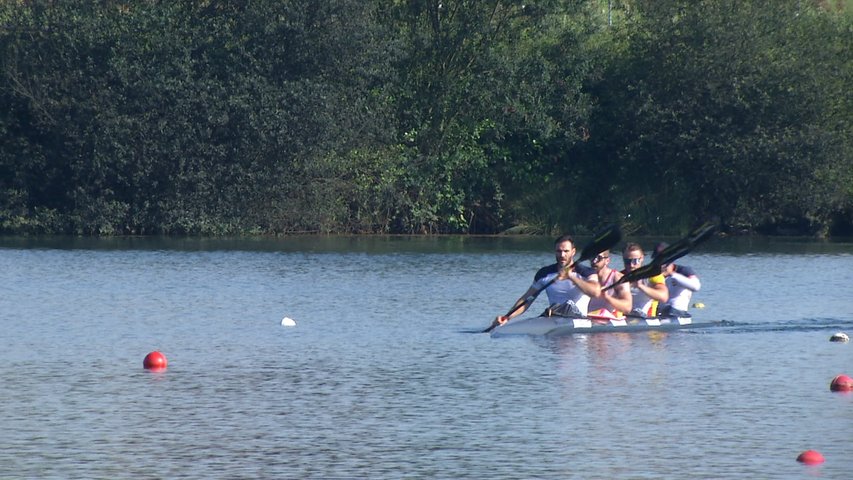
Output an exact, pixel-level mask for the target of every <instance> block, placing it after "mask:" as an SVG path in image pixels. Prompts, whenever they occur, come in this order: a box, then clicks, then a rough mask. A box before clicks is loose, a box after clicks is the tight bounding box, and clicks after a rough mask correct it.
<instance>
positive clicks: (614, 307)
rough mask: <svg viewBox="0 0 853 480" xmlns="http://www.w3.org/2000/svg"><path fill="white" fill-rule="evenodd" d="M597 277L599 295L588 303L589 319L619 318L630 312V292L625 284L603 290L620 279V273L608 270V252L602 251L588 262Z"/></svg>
mask: <svg viewBox="0 0 853 480" xmlns="http://www.w3.org/2000/svg"><path fill="white" fill-rule="evenodd" d="M589 265H590V266H591V267H592V268H594V269H595V273H596V274H597V275H598V283H599V284H600V285H601V293H600V294H599V295H598V296H597V297H592V298H591V299H590V301H589V312H588V313H587V315H588V316H590V317H598V318H619V317H622V316H623V315H624V314H625V313H628V312H630V311H631V290H630V288H629V287H628V284H627V283H621V284H618V285H616V286H615V287H612V288H610V289H608V290H605V289H606V288H607V287H609V286H611V285H613V284H614V283H616V282H618V281H619V279H621V278H622V272H619V271H616V270H614V269H612V268H610V251H604V252H601V253H599V254H598V255H596V256H595V257H594V258H593V259H592V260H590V261H589Z"/></svg>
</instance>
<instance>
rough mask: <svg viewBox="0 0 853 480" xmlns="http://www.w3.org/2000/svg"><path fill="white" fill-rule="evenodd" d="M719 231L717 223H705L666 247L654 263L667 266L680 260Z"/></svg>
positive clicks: (656, 256)
mask: <svg viewBox="0 0 853 480" xmlns="http://www.w3.org/2000/svg"><path fill="white" fill-rule="evenodd" d="M716 230H717V224H716V223H715V222H705V223H703V224H702V225H700V226H699V227H697V228H695V229H693V231H691V232H690V233H689V234H688V235H687V236H686V237H684V238H682V239H681V240H679V241H677V242H675V243H673V244H672V245H670V246H668V247H666V248H665V249H663V250H661V251H660V252H658V254H657V255H655V258H654V260H653V263H656V264H658V265H665V264H668V263H672V262H674V261H676V260H678V259H679V258H681V257H683V256H685V255H687V254H688V253H690V252H691V251H692V250H693V249H694V248H696V247H697V246H698V245H699V244H700V243H702V242H704V241H705V240H708V239H709V238H711V237H712V236H713V235H714V232H715V231H716Z"/></svg>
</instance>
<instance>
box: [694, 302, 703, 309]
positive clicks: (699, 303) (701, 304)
mask: <svg viewBox="0 0 853 480" xmlns="http://www.w3.org/2000/svg"><path fill="white" fill-rule="evenodd" d="M693 308H705V304H704V303H702V302H696V303H694V304H693Z"/></svg>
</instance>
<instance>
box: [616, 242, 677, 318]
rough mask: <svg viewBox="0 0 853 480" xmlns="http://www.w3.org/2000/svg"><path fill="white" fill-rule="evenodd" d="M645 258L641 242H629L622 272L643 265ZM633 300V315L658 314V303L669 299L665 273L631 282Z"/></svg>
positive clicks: (650, 315)
mask: <svg viewBox="0 0 853 480" xmlns="http://www.w3.org/2000/svg"><path fill="white" fill-rule="evenodd" d="M644 259H645V255H644V254H643V248H642V247H641V246H640V244H638V243H633V242H631V243H628V244H627V245H625V248H624V249H623V250H622V261H623V262H624V263H625V270H623V271H622V273H628V272H630V271H633V270H636V269H638V268H640V267H642V266H643V260H644ZM631 300H632V301H631V304H632V310H631V313H632V314H633V315H639V316H645V317H655V316H657V307H658V304H663V303H666V302H667V301H668V300H669V290H668V289H667V287H666V279H665V278H664V276H663V275H655V276H654V277H650V278H644V279H642V280H638V281H636V282H631Z"/></svg>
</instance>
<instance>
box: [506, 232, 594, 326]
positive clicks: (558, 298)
mask: <svg viewBox="0 0 853 480" xmlns="http://www.w3.org/2000/svg"><path fill="white" fill-rule="evenodd" d="M554 255H555V257H556V260H557V263H555V264H553V265H548V266H547V267H542V268H540V269H539V271H538V272H536V275H534V277H533V284H532V285H530V288H528V289H527V291H526V292H524V295H522V296H521V297H519V299H518V300H517V301H516V302H515V303H514V304H513V306H512V309H511V311H512V314H511V315H510V316H509V317H507V316H506V315H501V316H498V317H496V318H495V322H497V323H498V324H500V325H503V324H504V323H506V322H507V320H509V319H510V318H513V317H516V316H518V315H521V314H522V313H524V312H525V311H526V310H527V308H528V307H530V303H532V302H530V303H526V299H527V298H528V297H534V298H535V297H536V296H537V295H539V293H541V290H542V287H543V286H544V285H546V284H547V283H548V282H549V281H550V280H551V279H553V278H554V277H556V276H559V277H558V279H557V280H556V281H555V282H554V283H552V284H551V285H549V286H548V287H547V288H546V289H545V293H546V294H547V295H548V302H549V304H550V307H549V308H548V310H549V311H554V310H558V309H560V310H562V309H565V308H567V309H568V311H574V312H576V313H577V314H579V315H586V313H587V306H588V305H589V298H590V297H597V296H598V295H599V294H600V293H601V286H600V285H599V284H598V275H597V274H596V273H595V270H593V269H592V268H589V267H587V266H585V265H575V266H574V267H573V268H572V269H570V270H569V269H568V267H569V266H570V265H571V264H572V259H573V258H574V257H575V242H574V240H573V239H572V237H571V236H570V235H563V236H562V237H560V238H558V239H557V240H555V241H554ZM522 304H523V305H524V306H522V307H519V305H522ZM517 307H518V309H517V310H516V308H517Z"/></svg>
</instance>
